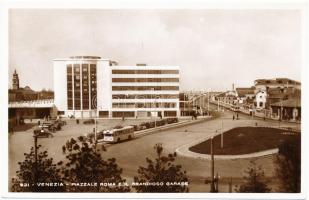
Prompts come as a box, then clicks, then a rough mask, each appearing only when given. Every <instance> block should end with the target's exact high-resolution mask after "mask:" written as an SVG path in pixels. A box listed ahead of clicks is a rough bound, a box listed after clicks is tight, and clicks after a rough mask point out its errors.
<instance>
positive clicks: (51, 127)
mask: <svg viewBox="0 0 309 200" xmlns="http://www.w3.org/2000/svg"><path fill="white" fill-rule="evenodd" d="M57 126H58V125H57V124H56V125H55V124H54V123H53V122H51V121H45V122H43V123H42V124H40V125H39V128H40V129H48V130H50V131H52V132H55V131H56V130H57V128H58V127H57Z"/></svg>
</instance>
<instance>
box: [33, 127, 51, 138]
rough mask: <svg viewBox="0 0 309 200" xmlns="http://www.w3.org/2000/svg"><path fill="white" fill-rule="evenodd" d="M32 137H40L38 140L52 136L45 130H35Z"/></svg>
mask: <svg viewBox="0 0 309 200" xmlns="http://www.w3.org/2000/svg"><path fill="white" fill-rule="evenodd" d="M33 133H34V135H36V137H40V138H44V137H45V138H48V137H54V135H53V134H52V133H51V132H50V131H49V130H48V129H46V128H43V129H40V128H39V129H35V130H34V131H33Z"/></svg>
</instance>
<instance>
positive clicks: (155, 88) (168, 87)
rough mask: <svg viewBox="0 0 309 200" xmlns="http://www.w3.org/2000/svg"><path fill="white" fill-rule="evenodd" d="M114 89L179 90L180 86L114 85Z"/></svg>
mask: <svg viewBox="0 0 309 200" xmlns="http://www.w3.org/2000/svg"><path fill="white" fill-rule="evenodd" d="M112 90H113V91H122V90H155V91H157V90H175V91H178V90H179V87H178V86H113V87H112Z"/></svg>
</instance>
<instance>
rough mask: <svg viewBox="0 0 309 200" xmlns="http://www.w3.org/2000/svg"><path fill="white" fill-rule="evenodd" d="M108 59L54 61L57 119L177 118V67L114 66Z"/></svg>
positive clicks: (86, 58) (79, 58)
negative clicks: (58, 116) (61, 117)
mask: <svg viewBox="0 0 309 200" xmlns="http://www.w3.org/2000/svg"><path fill="white" fill-rule="evenodd" d="M111 63H112V62H111V61H110V60H108V59H101V58H100V57H95V56H75V57H70V58H68V59H54V91H55V107H56V108H57V111H58V115H62V116H63V117H70V116H74V117H76V118H91V117H95V116H96V117H104V118H106V117H115V118H119V117H132V118H133V117H134V118H138V117H176V116H179V114H180V113H179V78H180V75H179V67H178V66H118V65H112V64H111Z"/></svg>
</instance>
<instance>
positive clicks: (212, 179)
mask: <svg viewBox="0 0 309 200" xmlns="http://www.w3.org/2000/svg"><path fill="white" fill-rule="evenodd" d="M210 154H211V169H210V170H211V173H210V174H211V183H210V192H215V179H214V176H215V161H214V147H213V137H211V138H210Z"/></svg>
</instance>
